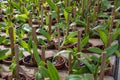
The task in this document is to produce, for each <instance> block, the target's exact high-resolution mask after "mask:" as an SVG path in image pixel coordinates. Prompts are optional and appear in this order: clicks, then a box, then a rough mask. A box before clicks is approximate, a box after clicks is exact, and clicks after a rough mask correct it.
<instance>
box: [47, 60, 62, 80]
mask: <svg viewBox="0 0 120 80" xmlns="http://www.w3.org/2000/svg"><path fill="white" fill-rule="evenodd" d="M47 67H48V72H49V75H50V80H60V77H59V74H58V71H57V69H56V68H55V66H54V65H53V64H52V63H51V62H49V61H48V62H47Z"/></svg>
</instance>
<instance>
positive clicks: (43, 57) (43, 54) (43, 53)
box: [41, 46, 45, 61]
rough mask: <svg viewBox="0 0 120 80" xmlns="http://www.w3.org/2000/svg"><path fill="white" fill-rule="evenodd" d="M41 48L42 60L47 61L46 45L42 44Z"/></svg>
mask: <svg viewBox="0 0 120 80" xmlns="http://www.w3.org/2000/svg"><path fill="white" fill-rule="evenodd" d="M41 50H42V56H41V58H42V61H45V46H41Z"/></svg>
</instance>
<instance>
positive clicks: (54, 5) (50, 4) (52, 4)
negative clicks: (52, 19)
mask: <svg viewBox="0 0 120 80" xmlns="http://www.w3.org/2000/svg"><path fill="white" fill-rule="evenodd" d="M46 1H47V3H48V4H49V6H50V7H51V8H52V9H54V10H55V11H56V12H57V10H58V7H57V6H56V4H55V3H54V2H52V1H51V0H46Z"/></svg>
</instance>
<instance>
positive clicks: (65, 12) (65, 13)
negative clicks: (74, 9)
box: [64, 10, 68, 23]
mask: <svg viewBox="0 0 120 80" xmlns="http://www.w3.org/2000/svg"><path fill="white" fill-rule="evenodd" d="M64 16H65V20H66V23H67V22H68V12H67V11H66V10H64Z"/></svg>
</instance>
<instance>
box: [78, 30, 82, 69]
mask: <svg viewBox="0 0 120 80" xmlns="http://www.w3.org/2000/svg"><path fill="white" fill-rule="evenodd" d="M81 33H82V32H81V31H80V30H79V31H78V52H81V47H80V45H81ZM78 58H80V54H79V55H78ZM78 68H79V69H80V61H78Z"/></svg>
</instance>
